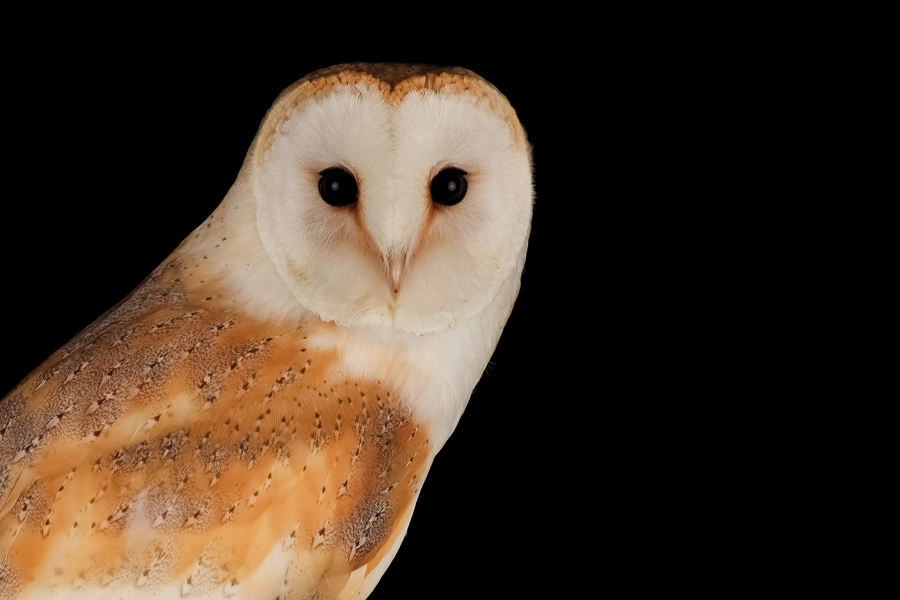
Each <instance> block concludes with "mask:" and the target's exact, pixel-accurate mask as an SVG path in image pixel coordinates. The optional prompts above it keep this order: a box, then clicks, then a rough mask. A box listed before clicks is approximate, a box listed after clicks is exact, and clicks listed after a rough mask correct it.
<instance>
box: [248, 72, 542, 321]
mask: <svg viewBox="0 0 900 600" xmlns="http://www.w3.org/2000/svg"><path fill="white" fill-rule="evenodd" d="M516 125H518V124H517V123H516ZM264 127H265V125H264ZM263 133H264V132H263V131H262V130H261V132H260V135H263ZM513 133H514V131H511V127H510V125H509V123H508V122H507V121H505V120H503V119H502V118H500V116H498V114H496V113H495V112H494V111H493V110H492V109H491V107H490V106H488V105H487V103H486V102H483V101H479V99H478V98H476V97H475V96H473V95H469V94H466V93H454V92H451V91H449V90H441V91H438V92H435V91H432V90H415V91H410V92H408V93H406V94H405V96H403V98H402V100H400V101H399V102H389V101H388V99H387V98H386V96H385V93H384V91H383V90H382V89H378V88H374V87H372V86H366V85H364V84H363V83H357V84H356V85H337V86H334V88H333V89H332V90H331V92H330V93H328V94H327V95H319V96H317V97H313V98H310V99H309V100H307V101H306V102H302V103H300V104H299V106H298V107H297V108H296V109H294V110H293V111H292V112H288V113H287V115H286V117H285V118H284V119H283V120H281V121H280V122H279V123H278V124H277V125H276V127H275V132H274V135H272V136H271V144H270V146H269V147H268V148H264V147H260V148H257V152H258V154H257V156H256V160H255V162H254V168H253V171H254V173H253V180H254V184H255V185H254V188H255V195H256V199H257V207H258V208H257V215H258V226H259V231H260V237H261V239H262V240H263V244H264V246H265V248H266V251H267V253H268V254H269V256H270V257H271V258H272V260H273V262H274V264H275V266H276V269H277V270H278V272H279V274H280V276H281V278H282V279H283V281H284V282H285V284H286V285H287V287H288V288H289V289H290V290H291V291H292V292H293V294H294V295H295V296H296V297H297V299H298V300H299V301H300V303H301V304H302V305H304V306H305V307H307V308H309V309H310V310H312V311H313V312H315V313H317V314H318V315H319V316H320V317H321V318H322V319H324V320H327V321H334V322H336V323H338V324H340V325H366V326H374V327H376V328H392V329H397V330H401V331H409V332H414V333H417V334H424V333H433V332H439V331H446V330H448V329H451V328H453V327H455V326H457V325H458V324H460V323H462V322H465V321H466V320H468V319H469V318H471V317H472V316H474V315H476V314H478V313H479V312H481V311H482V310H483V309H484V308H485V307H486V306H487V305H488V304H489V303H490V302H491V301H492V300H493V299H494V298H495V297H496V296H497V295H498V294H499V292H500V287H501V285H503V284H504V282H505V281H506V280H507V279H508V276H509V275H510V273H511V272H512V271H513V270H514V269H516V266H517V264H519V263H520V262H521V261H520V254H521V253H522V252H523V251H524V245H525V241H526V239H527V236H528V228H529V223H530V219H531V202H532V189H531V176H530V164H529V152H528V147H527V145H526V144H525V143H524V139H516V137H515V136H514V135H513ZM334 167H338V168H342V169H344V170H346V171H348V172H349V173H351V174H352V175H353V176H354V177H355V179H356V181H357V183H358V187H359V197H358V198H359V199H358V202H357V203H355V204H354V205H352V206H346V207H335V206H330V205H329V204H327V203H326V202H324V201H323V199H322V197H321V196H320V193H319V190H318V181H319V179H320V177H321V176H320V172H321V171H323V170H324V169H329V168H334ZM448 167H455V168H458V169H461V170H462V171H464V172H465V173H466V179H467V181H468V190H467V193H466V195H465V197H464V199H463V200H462V201H461V202H460V203H459V204H457V205H455V206H442V205H439V204H436V203H434V202H433V201H432V199H431V194H430V191H429V189H430V188H429V186H430V183H431V180H432V179H433V178H434V176H435V175H437V174H438V173H439V172H440V171H441V170H442V169H444V168H448Z"/></svg>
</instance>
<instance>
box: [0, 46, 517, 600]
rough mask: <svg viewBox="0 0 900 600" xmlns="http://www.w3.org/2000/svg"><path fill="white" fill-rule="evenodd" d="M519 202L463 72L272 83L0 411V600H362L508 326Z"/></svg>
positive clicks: (511, 115)
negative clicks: (168, 240)
mask: <svg viewBox="0 0 900 600" xmlns="http://www.w3.org/2000/svg"><path fill="white" fill-rule="evenodd" d="M532 189H533V188H532V177H531V151H530V147H529V144H528V142H527V139H526V136H525V132H524V129H523V128H522V126H521V124H520V123H519V121H518V119H517V117H516V113H515V111H514V110H513V108H512V107H511V106H510V104H509V103H508V101H507V100H506V98H505V97H504V96H503V95H502V94H501V93H500V92H499V91H498V90H497V89H496V88H494V87H493V86H492V85H491V84H490V83H488V82H487V81H485V80H484V79H482V78H480V77H479V76H478V75H476V74H474V73H472V72H471V71H468V70H465V69H462V68H439V67H429V66H422V65H400V64H344V65H337V66H334V67H330V68H327V69H323V70H320V71H317V72H314V73H312V74H310V75H308V76H306V77H304V78H303V79H301V80H300V81H298V82H297V83H295V84H293V85H292V86H290V87H289V88H287V89H286V90H285V91H284V92H282V94H281V95H280V96H279V97H278V99H277V100H276V101H275V103H274V104H273V106H272V107H271V108H270V109H269V111H268V113H267V114H266V117H265V118H264V120H263V122H262V124H261V126H260V128H259V131H258V133H257V135H256V137H255V139H254V140H253V143H252V144H251V147H250V149H249V151H248V153H247V156H246V159H245V161H244V164H243V165H242V167H241V169H240V171H239V174H238V176H237V179H236V181H235V183H234V185H233V186H232V187H231V189H230V190H229V192H228V193H227V195H226V196H225V198H224V200H223V201H222V203H221V204H220V205H219V207H218V208H217V209H216V210H215V211H214V212H213V214H212V215H211V216H210V217H209V218H208V219H207V220H206V221H205V222H203V223H202V224H201V225H200V226H199V227H198V228H197V229H196V230H195V231H194V232H192V233H191V234H190V235H189V236H188V238H187V239H185V240H184V242H182V244H181V245H180V246H179V247H178V248H176V249H175V251H174V252H173V253H172V254H171V255H170V256H169V257H168V258H167V259H166V260H165V261H163V263H162V264H161V265H160V266H159V267H158V268H157V269H156V270H154V271H153V273H151V274H150V276H149V277H148V278H147V279H146V280H145V281H144V282H143V283H142V284H141V285H140V286H139V287H138V288H137V289H136V290H135V291H134V292H132V294H131V295H130V296H128V297H127V298H126V299H125V300H123V301H122V302H121V303H120V304H119V305H117V306H116V307H114V308H113V309H111V310H110V311H108V312H107V313H106V314H104V315H103V316H101V317H100V318H99V319H98V320H97V321H95V322H94V323H93V324H91V325H90V326H89V327H87V328H86V329H85V330H84V331H82V332H81V333H80V334H79V335H77V336H76V337H75V338H74V339H73V340H71V341H70V342H69V343H67V344H66V345H65V346H63V347H62V348H61V349H60V350H59V351H57V352H56V353H55V354H53V355H52V356H51V357H50V358H48V359H47V360H46V361H45V362H44V363H43V364H42V365H40V366H39V367H38V368H37V369H36V370H35V371H34V372H33V373H32V374H31V375H29V376H28V377H27V378H26V379H25V380H24V381H23V382H21V383H20V384H19V385H18V386H17V387H16V388H14V389H13V390H12V391H11V392H10V393H9V394H8V395H7V396H6V397H4V398H3V400H2V402H0V598H41V599H43V598H109V599H113V598H116V599H118V598H133V599H141V598H198V599H206V598H253V599H260V598H271V599H274V598H279V599H286V598H299V599H319V600H331V599H341V600H349V599H362V598H366V597H367V596H368V595H369V594H370V592H371V591H372V589H373V588H374V587H375V585H376V584H377V583H378V580H379V579H380V578H381V576H382V574H383V573H384V572H385V569H386V568H387V566H388V564H389V563H390V561H391V559H392V558H393V556H394V555H395V554H396V552H397V549H398V547H399V545H400V543H401V541H402V539H403V537H404V534H405V532H406V529H407V527H408V525H409V521H410V518H411V515H412V513H413V509H414V507H415V504H416V499H417V497H418V494H419V491H420V490H421V488H422V485H423V483H424V480H425V477H426V475H427V473H428V470H429V467H430V466H431V463H432V461H433V460H434V457H435V455H436V453H437V452H438V451H439V450H440V448H441V447H442V446H443V444H444V443H445V442H446V440H447V439H448V437H449V436H450V434H451V433H452V432H453V430H454V428H455V426H456V424H457V422H458V420H459V418H460V416H461V415H462V412H463V410H464V409H465V406H466V403H467V401H468V398H469V396H470V394H471V392H472V389H473V388H474V386H475V383H476V382H477V381H478V379H479V377H480V376H481V373H482V371H483V370H484V368H485V366H486V365H487V362H488V359H489V358H490V356H491V354H492V352H493V350H494V348H495V346H496V344H497V341H498V339H499V336H500V332H501V330H502V328H503V325H504V324H505V322H506V320H507V318H508V316H509V314H510V311H511V310H512V306H513V302H514V301H515V298H516V296H517V294H518V290H519V282H520V277H521V273H522V268H523V264H524V260H525V252H526V248H527V241H528V234H529V230H530V223H531V212H532V201H533V191H532Z"/></svg>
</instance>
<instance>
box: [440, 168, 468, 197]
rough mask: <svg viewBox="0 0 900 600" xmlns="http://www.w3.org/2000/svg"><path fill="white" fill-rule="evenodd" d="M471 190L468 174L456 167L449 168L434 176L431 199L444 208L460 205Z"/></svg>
mask: <svg viewBox="0 0 900 600" xmlns="http://www.w3.org/2000/svg"><path fill="white" fill-rule="evenodd" d="M468 189H469V182H468V181H466V172H465V171H463V170H462V169H457V168H456V167H449V168H446V169H444V170H443V171H441V172H440V173H438V174H437V175H435V176H434V179H432V180H431V199H432V200H434V201H435V202H437V203H438V204H443V205H444V206H453V205H454V204H459V203H460V202H462V199H463V198H464V197H465V195H466V190H468Z"/></svg>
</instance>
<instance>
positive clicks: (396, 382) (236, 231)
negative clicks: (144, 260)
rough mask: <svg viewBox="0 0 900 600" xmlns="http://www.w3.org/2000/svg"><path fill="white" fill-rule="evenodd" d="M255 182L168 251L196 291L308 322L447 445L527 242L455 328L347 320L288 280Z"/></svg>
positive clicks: (256, 312)
mask: <svg viewBox="0 0 900 600" xmlns="http://www.w3.org/2000/svg"><path fill="white" fill-rule="evenodd" d="M251 181H252V179H251V177H250V176H249V169H248V167H247V165H246V164H245V166H244V168H242V170H241V174H240V175H239V177H238V179H237V181H236V182H235V184H234V185H233V186H232V188H231V189H230V190H229V192H228V194H227V195H226V197H225V199H224V200H223V201H222V203H221V204H220V205H219V207H218V208H217V209H216V210H215V211H214V212H213V214H212V215H210V217H209V218H208V219H207V220H206V221H204V222H203V223H202V224H201V225H200V227H198V228H197V229H196V230H195V231H194V232H192V233H191V235H190V236H189V237H188V238H187V239H186V240H185V241H184V242H183V243H182V244H181V245H180V246H179V247H178V249H176V251H175V252H174V253H173V254H172V256H171V257H170V258H169V259H167V261H166V262H167V263H169V262H171V261H172V260H176V261H179V262H181V263H183V264H184V265H185V266H186V267H187V268H188V270H187V273H186V275H185V276H183V280H184V281H185V285H186V286H187V288H188V289H187V293H188V294H191V295H196V296H197V297H200V296H203V300H206V298H212V299H213V300H212V301H211V302H213V303H215V305H216V306H217V307H218V308H224V309H227V310H229V311H236V312H239V313H241V314H242V315H244V316H247V317H250V318H253V319H257V320H260V321H264V322H272V323H285V322H287V323H291V324H295V325H296V326H298V327H303V328H304V329H305V330H307V331H308V332H309V333H308V344H309V346H310V347H311V348H314V349H318V350H321V351H326V352H334V353H335V354H336V355H337V356H338V357H340V359H339V361H338V365H339V366H338V368H339V369H340V371H341V374H342V375H345V376H348V377H353V378H357V379H363V378H368V379H373V380H378V381H381V382H383V383H385V384H387V385H389V386H391V387H392V388H393V389H396V390H398V392H399V393H398V394H397V396H398V397H399V398H400V400H401V401H402V402H405V403H406V404H407V405H408V406H409V408H410V409H411V410H412V411H413V412H414V414H415V415H416V417H417V418H418V419H421V420H422V422H423V423H424V424H426V425H427V426H428V427H429V431H430V432H431V435H432V438H433V440H434V441H436V442H438V443H437V444H435V445H434V448H435V449H436V450H437V449H439V448H440V447H441V446H442V445H443V443H444V441H446V439H447V437H449V435H450V434H451V433H452V431H453V429H454V428H455V427H456V424H457V422H458V421H459V418H460V417H461V415H462V413H463V410H464V409H465V407H466V404H467V402H468V399H469V395H470V391H471V390H472V388H473V387H474V386H475V384H476V383H477V381H478V379H479V378H480V376H481V374H482V373H483V372H484V369H485V367H486V366H487V363H488V360H489V359H490V357H491V354H492V353H493V351H494V348H495V347H496V344H497V341H498V339H499V337H500V330H501V327H502V324H503V323H505V322H506V319H507V317H508V316H509V312H510V311H511V310H512V305H513V302H514V300H515V298H516V295H517V294H518V289H519V278H520V275H521V270H522V265H523V264H524V258H525V248H524V247H523V249H522V252H521V256H520V258H519V261H518V265H517V268H516V269H515V271H514V272H512V273H510V276H509V277H508V279H507V281H506V282H504V285H503V286H502V288H501V290H500V293H499V294H498V295H497V297H496V298H495V299H494V300H493V301H492V302H491V303H490V304H489V305H488V306H487V307H486V308H485V310H483V311H482V312H481V313H479V314H477V315H475V316H474V317H473V318H471V319H469V320H468V321H466V322H464V323H462V324H459V325H458V326H456V327H454V328H453V329H450V330H448V331H444V332H440V333H433V334H426V335H416V334H414V333H410V332H406V331H398V330H392V329H387V328H374V327H361V326H360V327H348V326H343V325H338V324H335V323H333V322H328V321H323V320H322V319H320V318H319V316H318V315H317V314H315V313H313V312H312V311H310V310H308V309H307V308H305V307H304V306H302V305H301V304H300V303H299V301H298V300H297V298H296V297H295V296H294V294H293V293H292V292H291V291H290V290H289V289H288V287H287V286H286V285H285V284H284V282H283V281H282V279H281V277H280V276H279V274H278V272H277V270H276V268H275V266H274V265H273V263H272V261H271V259H270V258H269V256H268V254H267V253H266V250H265V248H264V246H263V244H262V242H261V240H260V238H259V232H258V229H257V227H256V203H255V200H254V198H253V188H252V184H251ZM436 450H435V451H436Z"/></svg>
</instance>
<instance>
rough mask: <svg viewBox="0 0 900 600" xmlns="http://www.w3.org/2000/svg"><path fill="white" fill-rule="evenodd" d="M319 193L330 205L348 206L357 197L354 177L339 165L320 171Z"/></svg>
mask: <svg viewBox="0 0 900 600" xmlns="http://www.w3.org/2000/svg"><path fill="white" fill-rule="evenodd" d="M319 175H321V178H320V179H319V195H320V196H322V200H324V201H325V202H326V203H328V204H330V205H331V206H349V205H351V204H353V203H354V202H356V199H357V198H358V197H359V187H358V186H357V185H356V179H355V178H354V177H353V175H351V174H350V173H348V172H347V171H345V170H344V169H341V168H339V167H332V168H330V169H325V170H324V171H320V172H319Z"/></svg>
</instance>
